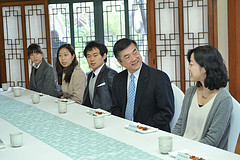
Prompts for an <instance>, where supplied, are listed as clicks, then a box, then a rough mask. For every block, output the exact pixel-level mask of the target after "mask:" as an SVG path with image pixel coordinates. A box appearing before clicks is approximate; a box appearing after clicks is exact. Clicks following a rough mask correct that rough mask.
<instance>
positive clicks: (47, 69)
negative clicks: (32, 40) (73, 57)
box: [29, 58, 58, 97]
mask: <svg viewBox="0 0 240 160" xmlns="http://www.w3.org/2000/svg"><path fill="white" fill-rule="evenodd" d="M35 72H36V68H34V67H32V72H31V76H30V82H29V89H30V90H33V91H36V92H39V93H44V94H47V95H51V96H54V97H57V95H58V92H57V88H56V83H55V77H54V71H53V67H52V66H51V65H50V64H49V63H47V62H46V60H45V59H44V58H43V60H42V63H41V65H40V67H39V68H38V70H37V72H36V74H35Z"/></svg>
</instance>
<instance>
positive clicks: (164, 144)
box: [158, 136, 172, 154]
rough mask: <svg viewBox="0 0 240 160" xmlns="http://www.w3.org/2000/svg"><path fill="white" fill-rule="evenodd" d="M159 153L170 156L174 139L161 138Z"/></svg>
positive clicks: (159, 138) (159, 139) (159, 140)
mask: <svg viewBox="0 0 240 160" xmlns="http://www.w3.org/2000/svg"><path fill="white" fill-rule="evenodd" d="M158 145H159V151H160V153H161V154H168V152H171V151H172V137H171V136H160V137H158Z"/></svg>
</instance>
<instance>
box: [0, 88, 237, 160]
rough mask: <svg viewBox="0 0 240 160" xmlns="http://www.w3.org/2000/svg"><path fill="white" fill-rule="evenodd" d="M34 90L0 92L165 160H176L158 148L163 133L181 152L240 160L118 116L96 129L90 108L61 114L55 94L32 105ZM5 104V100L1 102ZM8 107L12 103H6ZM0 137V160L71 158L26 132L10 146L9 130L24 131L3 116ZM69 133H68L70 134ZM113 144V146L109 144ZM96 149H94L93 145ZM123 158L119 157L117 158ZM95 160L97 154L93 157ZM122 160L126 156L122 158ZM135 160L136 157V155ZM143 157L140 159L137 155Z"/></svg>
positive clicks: (70, 108) (75, 107)
mask: <svg viewBox="0 0 240 160" xmlns="http://www.w3.org/2000/svg"><path fill="white" fill-rule="evenodd" d="M33 93H34V92H33V91H29V90H23V91H22V96H21V97H14V95H13V92H11V91H5V92H3V91H1V90H0V94H2V95H4V96H7V97H10V98H13V99H15V100H17V101H20V102H23V103H26V104H28V105H31V106H33V107H36V108H38V109H41V110H43V111H46V112H47V113H50V114H52V115H56V116H58V117H60V118H62V119H65V120H68V121H70V122H73V123H74V124H77V125H79V126H83V127H86V128H88V129H90V130H92V131H95V132H98V133H101V134H102V135H105V136H107V137H110V138H113V139H115V140H117V141H120V142H123V143H125V144H127V145H130V146H134V147H136V148H137V149H140V150H142V151H144V152H147V153H149V154H150V155H153V156H156V157H159V158H161V159H166V160H173V158H172V157H170V156H169V155H162V154H160V153H159V150H158V137H159V136H162V135H170V136H172V137H173V151H180V150H184V149H187V150H188V151H189V152H190V153H195V154H197V155H200V156H202V157H203V158H208V159H214V160H219V159H222V160H228V159H231V160H235V159H236V160H240V156H239V155H237V154H233V153H230V152H227V151H224V150H221V149H218V148H215V147H212V146H208V145H205V144H202V143H199V142H196V141H192V140H189V139H186V138H183V137H179V136H176V135H173V134H170V133H167V132H163V131H160V130H158V131H157V132H154V133H149V134H140V133H136V132H132V131H130V130H127V129H125V127H124V126H125V125H127V124H129V121H128V120H125V119H122V118H119V117H116V116H113V115H111V116H107V117H105V127H104V128H103V129H95V128H94V125H93V118H92V116H90V115H89V114H87V113H86V112H87V110H88V109H89V108H88V107H85V106H82V105H79V104H71V105H68V112H67V113H66V114H59V113H58V109H57V103H56V102H55V99H56V98H54V97H50V96H43V97H41V100H40V103H39V104H32V101H31V94H33ZM0 105H1V102H0ZM5 107H8V106H5ZM0 128H1V129H0V139H2V140H3V142H4V143H5V145H6V147H5V149H0V160H16V159H24V160H28V159H29V160H32V159H34V160H38V159H39V160H42V159H44V160H52V159H62V160H68V159H71V158H69V156H66V155H65V154H63V153H62V152H60V151H58V150H57V149H55V148H54V147H51V146H49V145H48V144H46V143H44V142H42V141H41V140H39V139H38V138H35V137H34V136H32V135H30V134H28V133H26V132H24V144H23V146H22V147H19V148H12V147H11V146H10V140H9V133H12V132H16V131H20V129H19V128H17V127H15V126H13V125H12V124H10V123H9V122H7V121H5V120H3V119H1V117H0ZM66 136H67V135H66ZM106 143H107V142H106ZM109 147H111V146H109ZM90 149H93V148H90ZM117 158H119V157H116V159H117ZM92 159H94V157H92ZM119 159H124V157H121V158H119ZM132 159H134V156H133V157H132ZM135 159H139V158H135Z"/></svg>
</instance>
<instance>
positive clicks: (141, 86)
mask: <svg viewBox="0 0 240 160" xmlns="http://www.w3.org/2000/svg"><path fill="white" fill-rule="evenodd" d="M148 80H149V73H148V69H147V66H146V65H145V64H144V63H143V64H142V68H141V71H140V74H139V78H138V83H137V90H136V96H135V103H134V115H135V114H136V113H137V111H138V108H139V106H140V104H141V100H142V99H143V95H144V93H145V89H146V86H147V84H148Z"/></svg>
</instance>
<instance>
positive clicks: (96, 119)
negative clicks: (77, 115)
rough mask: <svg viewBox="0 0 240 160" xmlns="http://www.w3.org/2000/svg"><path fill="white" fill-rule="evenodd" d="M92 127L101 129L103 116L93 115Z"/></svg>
mask: <svg viewBox="0 0 240 160" xmlns="http://www.w3.org/2000/svg"><path fill="white" fill-rule="evenodd" d="M93 122H94V127H95V128H96V129H101V128H103V127H104V116H93Z"/></svg>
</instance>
